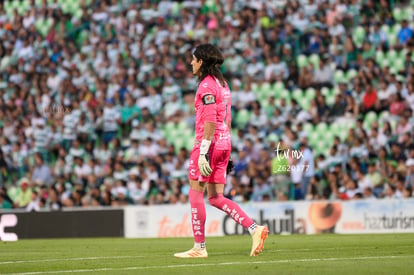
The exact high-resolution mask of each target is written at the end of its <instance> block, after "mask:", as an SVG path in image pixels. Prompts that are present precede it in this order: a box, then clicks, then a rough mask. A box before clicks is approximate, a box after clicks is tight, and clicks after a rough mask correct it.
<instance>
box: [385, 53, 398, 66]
mask: <svg viewBox="0 0 414 275" xmlns="http://www.w3.org/2000/svg"><path fill="white" fill-rule="evenodd" d="M396 58H397V51H396V50H394V49H392V50H389V51H388V52H387V59H388V62H389V63H390V64H392V63H393V62H394V60H395V59H396Z"/></svg>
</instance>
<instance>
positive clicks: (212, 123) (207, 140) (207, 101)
mask: <svg viewBox="0 0 414 275" xmlns="http://www.w3.org/2000/svg"><path fill="white" fill-rule="evenodd" d="M201 99H202V102H203V111H202V112H203V113H202V118H203V121H204V131H203V140H202V141H201V145H200V156H199V158H198V168H199V170H200V173H201V174H202V175H203V176H209V175H210V174H211V172H212V171H213V170H212V169H211V167H210V164H209V160H208V150H209V149H210V145H211V139H212V138H213V136H214V132H215V130H216V118H217V105H216V98H215V96H214V95H213V94H204V95H203V96H202V98H201Z"/></svg>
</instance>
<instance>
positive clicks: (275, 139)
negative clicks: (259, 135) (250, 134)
mask: <svg viewBox="0 0 414 275" xmlns="http://www.w3.org/2000/svg"><path fill="white" fill-rule="evenodd" d="M267 141H268V142H271V141H273V142H279V136H278V135H276V134H275V133H270V134H269V135H268V136H267Z"/></svg>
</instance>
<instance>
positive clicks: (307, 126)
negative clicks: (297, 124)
mask: <svg viewBox="0 0 414 275" xmlns="http://www.w3.org/2000/svg"><path fill="white" fill-rule="evenodd" d="M303 131H305V133H307V134H308V135H310V134H311V133H313V124H312V123H309V122H306V123H304V124H303Z"/></svg>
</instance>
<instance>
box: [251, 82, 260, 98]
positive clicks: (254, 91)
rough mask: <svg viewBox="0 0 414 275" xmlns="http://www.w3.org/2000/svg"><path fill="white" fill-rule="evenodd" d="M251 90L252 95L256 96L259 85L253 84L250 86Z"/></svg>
mask: <svg viewBox="0 0 414 275" xmlns="http://www.w3.org/2000/svg"><path fill="white" fill-rule="evenodd" d="M251 89H252V91H253V93H254V94H255V95H256V94H257V93H258V92H259V84H257V82H253V83H252V84H251Z"/></svg>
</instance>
